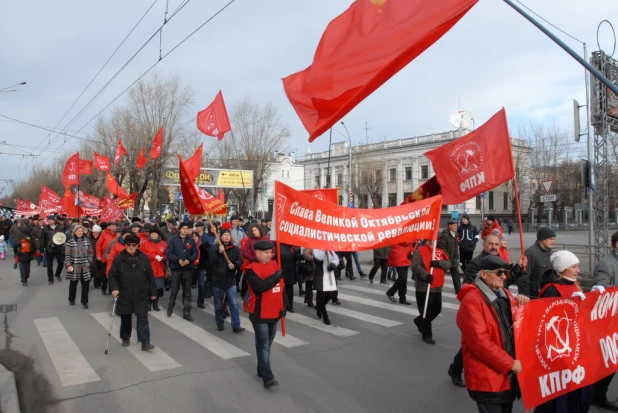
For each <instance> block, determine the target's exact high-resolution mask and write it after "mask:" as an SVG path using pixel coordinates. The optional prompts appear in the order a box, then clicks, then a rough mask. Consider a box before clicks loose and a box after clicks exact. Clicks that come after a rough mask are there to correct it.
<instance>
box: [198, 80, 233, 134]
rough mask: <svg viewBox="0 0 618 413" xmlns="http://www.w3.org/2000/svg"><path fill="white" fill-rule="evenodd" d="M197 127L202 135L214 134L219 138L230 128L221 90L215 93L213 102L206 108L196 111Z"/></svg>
mask: <svg viewBox="0 0 618 413" xmlns="http://www.w3.org/2000/svg"><path fill="white" fill-rule="evenodd" d="M197 128H198V129H199V130H200V131H201V132H202V133H203V134H204V135H207V136H216V137H217V138H218V139H219V140H221V139H223V136H224V135H225V133H226V132H229V131H231V130H232V128H231V126H230V118H229V117H228V116H227V110H226V109H225V102H224V101H223V94H221V91H219V93H217V96H216V97H215V100H214V102H212V103H211V104H210V105H209V106H208V107H207V108H206V109H204V110H202V111H201V112H198V114H197Z"/></svg>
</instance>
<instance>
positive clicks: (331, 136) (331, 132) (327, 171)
mask: <svg viewBox="0 0 618 413" xmlns="http://www.w3.org/2000/svg"><path fill="white" fill-rule="evenodd" d="M332 147H333V128H330V136H329V138H328V163H327V164H326V176H327V178H328V179H327V180H326V187H327V188H330V184H331V182H330V180H331V179H332V178H331V176H330V152H331V149H332Z"/></svg>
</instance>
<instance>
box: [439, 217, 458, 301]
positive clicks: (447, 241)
mask: <svg viewBox="0 0 618 413" xmlns="http://www.w3.org/2000/svg"><path fill="white" fill-rule="evenodd" d="M437 248H440V249H441V250H444V252H446V254H447V255H448V257H449V259H450V261H451V269H450V273H451V278H452V279H453V287H455V294H457V293H459V290H461V278H459V242H458V240H457V221H455V220H453V219H451V220H449V221H448V227H447V228H446V229H445V230H444V231H442V234H441V235H440V241H438V245H437Z"/></svg>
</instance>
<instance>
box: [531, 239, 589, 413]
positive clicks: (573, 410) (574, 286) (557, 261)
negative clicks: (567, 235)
mask: <svg viewBox="0 0 618 413" xmlns="http://www.w3.org/2000/svg"><path fill="white" fill-rule="evenodd" d="M550 260H551V265H552V267H553V270H549V271H547V272H546V273H545V275H544V277H545V278H546V279H547V280H548V282H546V283H545V285H544V286H543V287H542V288H541V292H540V293H539V298H556V297H563V298H571V297H577V298H579V299H580V300H585V299H586V296H585V295H584V293H583V292H582V289H581V287H580V286H579V283H578V282H577V276H578V275H579V273H580V272H581V271H580V270H579V259H578V258H577V257H576V256H575V254H573V253H572V252H570V251H566V250H565V251H556V252H554V253H553V254H552V256H551V259H550ZM591 402H592V385H590V386H585V387H582V388H579V389H577V390H573V391H571V392H568V393H566V394H563V395H561V396H558V397H556V398H555V399H552V400H550V401H548V402H545V403H543V404H541V405H539V406H537V407H535V408H534V413H586V412H588V410H589V409H590V403H591Z"/></svg>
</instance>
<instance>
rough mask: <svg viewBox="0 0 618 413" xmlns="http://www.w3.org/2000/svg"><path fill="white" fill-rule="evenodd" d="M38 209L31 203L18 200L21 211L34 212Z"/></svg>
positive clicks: (18, 207)
mask: <svg viewBox="0 0 618 413" xmlns="http://www.w3.org/2000/svg"><path fill="white" fill-rule="evenodd" d="M35 209H37V206H36V205H34V204H33V203H32V202H30V201H24V200H22V199H19V198H17V210H19V211H34V210H35Z"/></svg>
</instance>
